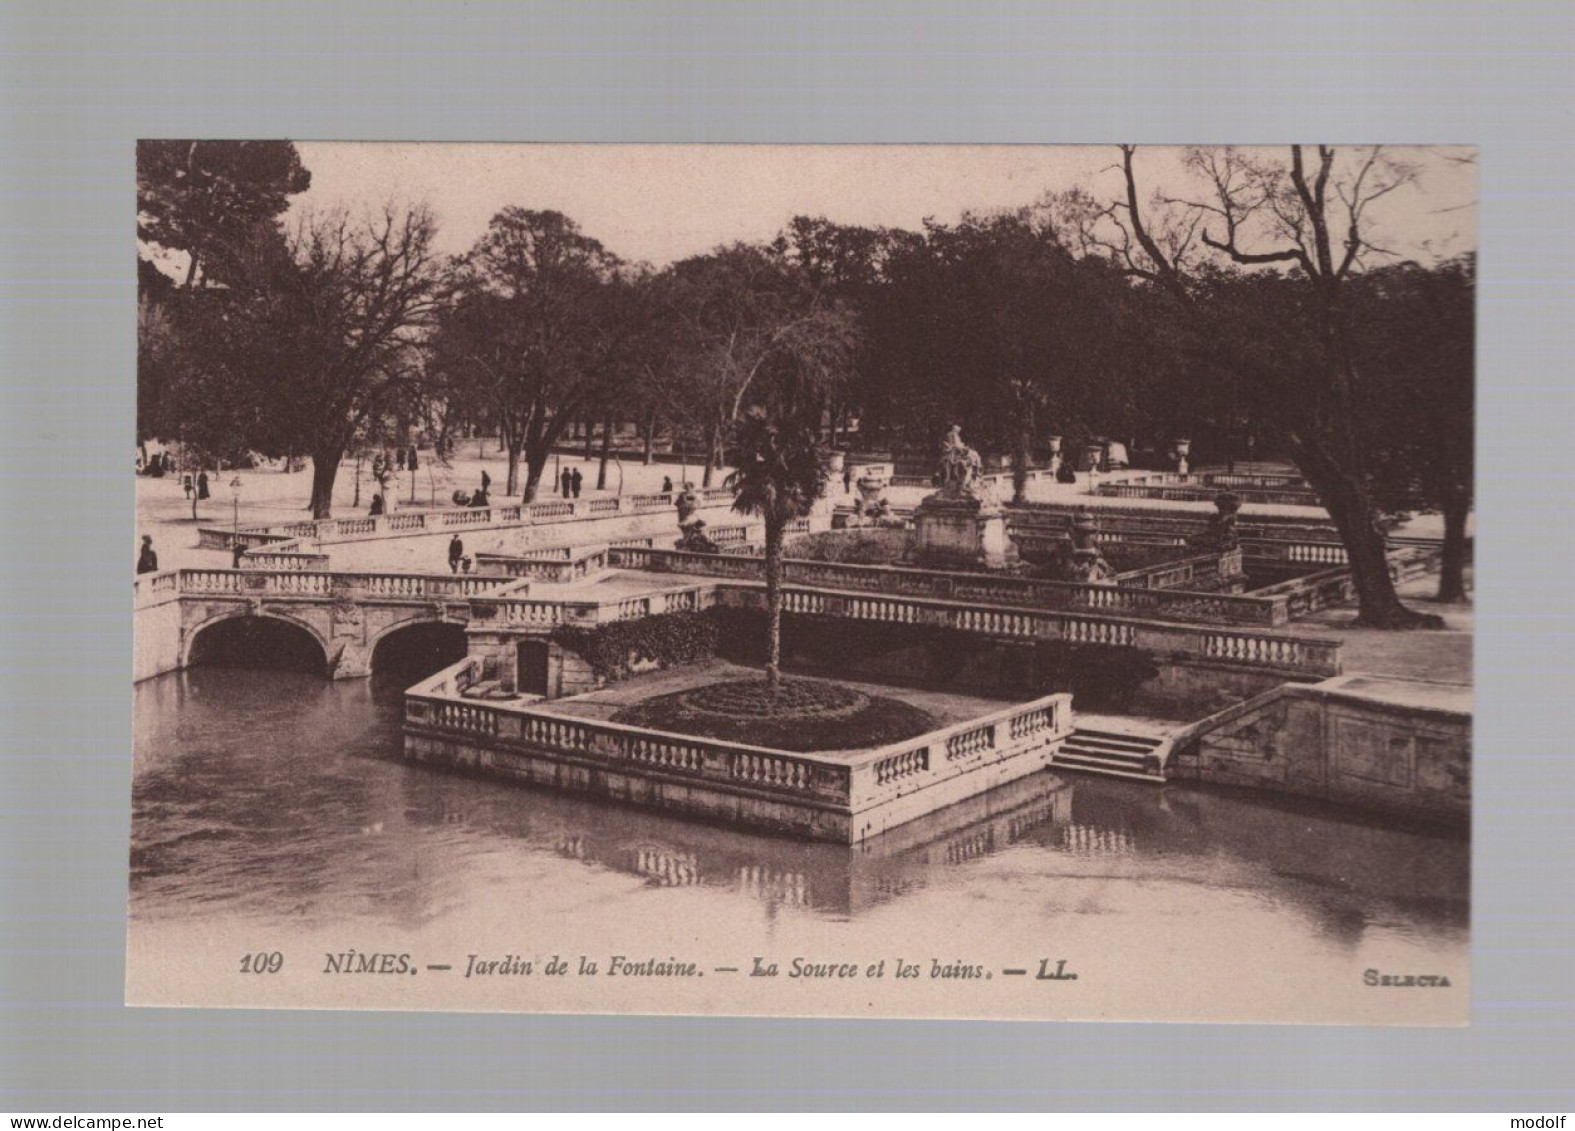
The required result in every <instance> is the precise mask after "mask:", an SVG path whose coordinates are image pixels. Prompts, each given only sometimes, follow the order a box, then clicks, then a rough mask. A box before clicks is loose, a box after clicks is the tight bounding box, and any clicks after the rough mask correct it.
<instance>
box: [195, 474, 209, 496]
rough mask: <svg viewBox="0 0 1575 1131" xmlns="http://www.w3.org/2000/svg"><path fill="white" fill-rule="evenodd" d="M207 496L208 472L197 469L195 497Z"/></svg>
mask: <svg viewBox="0 0 1575 1131" xmlns="http://www.w3.org/2000/svg"><path fill="white" fill-rule="evenodd" d="M207 497H208V473H207V472H206V471H199V472H198V473H197V498H199V499H206V498H207Z"/></svg>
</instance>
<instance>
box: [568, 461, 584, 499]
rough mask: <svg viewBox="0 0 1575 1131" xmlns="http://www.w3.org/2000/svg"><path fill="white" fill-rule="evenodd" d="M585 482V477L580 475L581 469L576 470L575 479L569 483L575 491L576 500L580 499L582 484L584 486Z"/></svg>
mask: <svg viewBox="0 0 1575 1131" xmlns="http://www.w3.org/2000/svg"><path fill="white" fill-rule="evenodd" d="M584 482H585V476H583V475H581V474H580V469H579V468H575V469H574V478H573V479H571V480H570V481H569V485H570V487H571V488H572V489H573V491H574V497H575V498H576V499H578V498H579V497H580V484H582V483H584Z"/></svg>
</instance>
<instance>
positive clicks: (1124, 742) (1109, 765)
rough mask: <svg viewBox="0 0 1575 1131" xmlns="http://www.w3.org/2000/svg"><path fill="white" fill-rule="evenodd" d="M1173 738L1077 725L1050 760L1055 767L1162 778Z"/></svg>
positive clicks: (1138, 778)
mask: <svg viewBox="0 0 1575 1131" xmlns="http://www.w3.org/2000/svg"><path fill="white" fill-rule="evenodd" d="M1170 746H1171V743H1170V738H1169V737H1168V736H1166V735H1162V734H1132V733H1127V732H1120V731H1115V730H1106V729H1102V728H1094V727H1090V726H1078V727H1076V728H1075V729H1074V730H1073V731H1072V733H1071V734H1070V735H1069V736H1067V739H1066V741H1065V742H1063V743H1062V744H1061V748H1060V749H1059V750H1057V751H1056V752H1055V756H1054V757H1053V758H1051V760H1050V768H1051V769H1052V770H1078V771H1080V772H1082V773H1088V774H1103V775H1104V776H1106V777H1113V778H1128V779H1131V780H1134V781H1147V782H1156V783H1159V782H1163V781H1164V780H1165V759H1166V757H1167V756H1168V755H1169V753H1170Z"/></svg>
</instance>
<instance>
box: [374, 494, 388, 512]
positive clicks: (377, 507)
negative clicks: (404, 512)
mask: <svg viewBox="0 0 1575 1131" xmlns="http://www.w3.org/2000/svg"><path fill="white" fill-rule="evenodd" d="M387 505H388V504H386V503H385V502H383V493H382V492H381V491H378V492H375V493H374V494H373V495H372V510H371V512H370V513H372V514H382V513H383V512H384V510H385V509H386V508H387Z"/></svg>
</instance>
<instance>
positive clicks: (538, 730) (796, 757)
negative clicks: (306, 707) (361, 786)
mask: <svg viewBox="0 0 1575 1131" xmlns="http://www.w3.org/2000/svg"><path fill="white" fill-rule="evenodd" d="M443 686H445V682H444V680H443V679H442V676H441V673H440V677H439V678H438V679H437V680H435V681H428V682H427V683H426V684H422V685H418V686H417V687H416V688H412V689H411V690H410V691H409V692H407V693H406V695H405V702H406V710H405V718H406V722H407V723H409V724H410V725H412V726H417V727H423V728H427V729H431V730H437V731H449V732H453V733H456V734H461V735H479V736H482V737H485V738H488V739H490V740H493V741H495V742H497V743H498V744H499V745H501V746H503V747H505V748H516V749H520V750H522V751H531V750H537V751H542V752H545V753H550V754H554V755H561V756H567V757H570V758H573V759H575V760H577V761H583V762H591V763H596V764H600V765H602V766H605V767H607V768H614V767H616V766H618V765H619V764H628V765H631V766H635V767H639V768H641V769H644V770H646V771H648V772H656V773H661V774H666V775H672V776H675V777H681V778H688V779H691V780H697V781H701V782H704V781H712V782H715V783H717V784H719V785H725V786H727V787H730V788H735V789H737V788H743V789H748V790H750V791H754V792H762V793H772V794H780V795H785V796H789V797H792V798H795V799H797V800H800V801H803V802H808V803H816V802H819V803H822V804H833V805H843V806H845V805H846V804H847V802H848V799H849V781H850V767H849V766H848V765H847V763H846V762H844V761H842V760H840V759H838V758H835V757H828V756H823V755H815V754H789V753H786V752H784V751H780V750H771V749H768V748H765V747H759V746H749V745H746V744H743V743H734V742H723V741H720V740H716V739H708V738H695V737H691V736H688V735H679V734H670V733H667V732H664V731H654V730H647V729H644V728H641V727H630V726H624V725H622V724H619V723H609V722H602V721H600V720H595V719H581V718H574V717H570V716H564V715H556V714H552V713H550V712H548V711H542V710H533V709H531V708H529V707H519V706H512V705H507V706H506V705H501V704H496V705H495V704H488V703H482V702H477V701H467V700H464V699H462V698H458V697H456V696H454V695H451V694H446V693H443V692H440V691H438V690H436V689H437V688H438V687H443Z"/></svg>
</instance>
